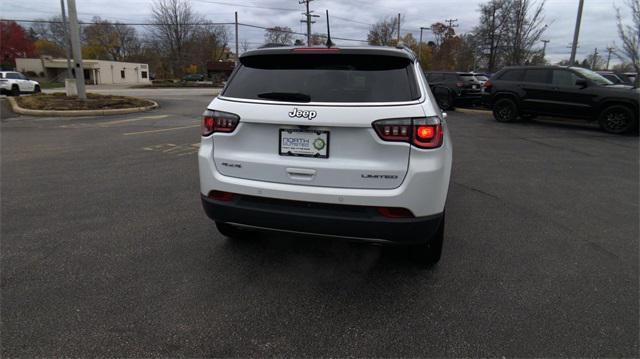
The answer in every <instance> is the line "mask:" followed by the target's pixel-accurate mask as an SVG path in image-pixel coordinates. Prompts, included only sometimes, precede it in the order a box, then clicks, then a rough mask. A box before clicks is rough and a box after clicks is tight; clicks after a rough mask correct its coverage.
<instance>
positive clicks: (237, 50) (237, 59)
mask: <svg viewBox="0 0 640 359" xmlns="http://www.w3.org/2000/svg"><path fill="white" fill-rule="evenodd" d="M235 25H236V67H238V63H239V62H240V60H239V58H240V52H239V51H240V50H239V47H238V12H237V11H236V24H235Z"/></svg>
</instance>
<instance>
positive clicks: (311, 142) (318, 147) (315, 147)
mask: <svg viewBox="0 0 640 359" xmlns="http://www.w3.org/2000/svg"><path fill="white" fill-rule="evenodd" d="M278 147H279V151H280V155H281V156H302V157H317V158H328V157H329V131H318V130H299V129H285V128H281V129H280V144H279V146H278Z"/></svg>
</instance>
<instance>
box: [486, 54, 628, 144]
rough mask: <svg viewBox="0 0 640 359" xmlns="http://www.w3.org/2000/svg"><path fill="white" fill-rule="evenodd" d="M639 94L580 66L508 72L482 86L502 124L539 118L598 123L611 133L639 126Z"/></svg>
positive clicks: (520, 68) (527, 68)
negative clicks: (540, 116) (570, 118)
mask: <svg viewBox="0 0 640 359" xmlns="http://www.w3.org/2000/svg"><path fill="white" fill-rule="evenodd" d="M638 98H640V89H637V88H634V87H633V86H627V85H615V84H613V83H612V82H611V81H609V80H607V79H606V78H604V77H602V76H600V75H599V74H597V73H595V72H593V71H591V70H587V69H584V68H580V67H561V66H545V67H508V68H504V69H502V70H500V71H499V72H497V73H496V74H495V75H494V76H492V77H491V78H490V79H489V81H487V82H486V83H485V85H484V102H485V104H486V105H487V106H489V107H490V108H491V109H492V110H493V116H494V117H495V119H496V120H498V121H500V122H512V121H515V120H517V119H518V118H523V119H528V118H532V117H535V116H537V115H545V116H558V117H572V118H582V119H586V120H589V121H598V123H599V124H600V127H601V128H602V129H603V130H605V131H607V132H611V133H624V132H628V131H631V130H634V129H635V128H637V126H638V102H639V100H638Z"/></svg>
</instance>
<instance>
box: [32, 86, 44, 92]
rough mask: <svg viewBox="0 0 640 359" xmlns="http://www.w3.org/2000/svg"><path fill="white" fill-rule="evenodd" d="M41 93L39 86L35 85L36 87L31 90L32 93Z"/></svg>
mask: <svg viewBox="0 0 640 359" xmlns="http://www.w3.org/2000/svg"><path fill="white" fill-rule="evenodd" d="M40 92H42V90H41V89H40V85H36V87H34V88H33V93H40Z"/></svg>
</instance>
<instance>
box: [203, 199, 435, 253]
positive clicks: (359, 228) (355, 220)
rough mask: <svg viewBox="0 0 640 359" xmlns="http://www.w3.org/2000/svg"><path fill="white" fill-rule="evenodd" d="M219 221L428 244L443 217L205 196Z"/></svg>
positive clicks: (205, 202)
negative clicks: (393, 215)
mask: <svg viewBox="0 0 640 359" xmlns="http://www.w3.org/2000/svg"><path fill="white" fill-rule="evenodd" d="M201 199H202V206H203V208H204V211H205V212H206V214H207V216H209V218H211V219H213V220H215V221H221V222H227V223H233V224H240V225H246V226H253V227H260V228H265V229H272V230H281V231H293V232H302V233H313V234H320V235H330V236H340V237H349V238H351V239H357V240H364V241H374V242H388V243H396V244H416V243H426V242H428V241H429V240H430V239H431V238H432V237H433V235H434V234H435V233H436V231H437V230H438V228H439V226H440V224H441V222H442V213H440V214H435V215H431V216H427V217H417V218H387V217H383V216H382V215H380V214H378V212H377V211H376V210H375V208H372V207H365V206H351V205H334V204H324V203H312V202H300V201H289V200H280V199H269V198H261V197H254V196H246V195H235V196H234V197H233V198H232V199H231V200H230V201H217V200H212V199H209V198H207V197H205V196H204V195H201Z"/></svg>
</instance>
